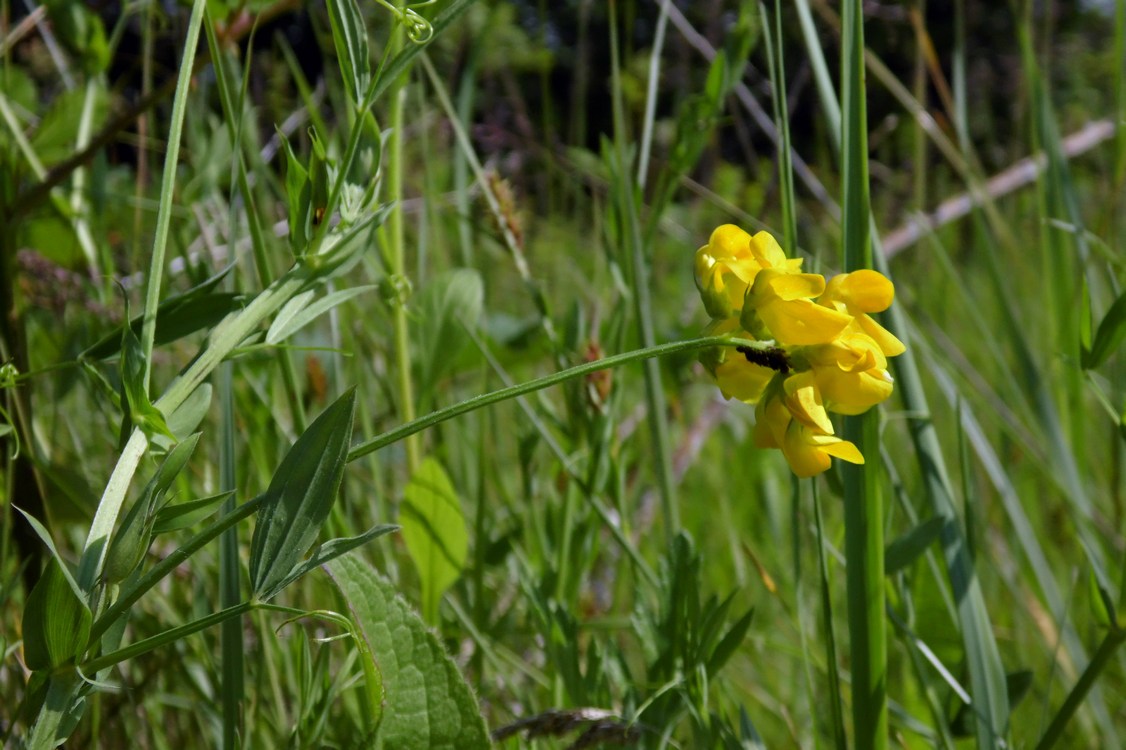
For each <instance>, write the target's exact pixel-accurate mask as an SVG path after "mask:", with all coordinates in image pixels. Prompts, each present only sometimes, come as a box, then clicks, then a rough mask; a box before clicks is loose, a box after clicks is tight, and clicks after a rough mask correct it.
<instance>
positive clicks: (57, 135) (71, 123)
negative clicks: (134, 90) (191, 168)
mask: <svg viewBox="0 0 1126 750" xmlns="http://www.w3.org/2000/svg"><path fill="white" fill-rule="evenodd" d="M73 4H74V5H78V3H73ZM85 100H86V87H85V86H76V87H75V88H73V89H71V90H69V91H63V92H62V93H60V94H59V95H58V96H57V97H56V98H55V100H54V101H53V102H52V103H51V105H50V107H49V108H48V109H47V111H46V112H45V113H43V119H42V120H40V121H39V127H38V128H37V129H36V131H35V135H34V136H33V137H32V139H31V145H32V147H33V148H34V150H35V153H36V155H37V156H38V157H39V160H40V161H41V162H42V163H43V165H44V166H46V167H50V166H52V165H54V164H56V163H58V162H60V161H62V160H63V159H66V158H67V157H69V156H71V155H72V154H73V153H74V144H75V142H76V140H77V139H78V127H79V124H80V123H81V122H82V110H83V108H84V107H85V106H86V101H85ZM108 111H109V94H108V93H106V90H105V88H104V87H102V86H99V87H97V88H96V89H95V90H94V112H93V115H94V116H93V122H92V125H93V127H94V128H95V129H97V128H99V127H101V125H102V123H103V122H104V121H105V119H106V113H107V112H108ZM47 254H48V256H49V257H50V256H51V255H52V252H51V251H50V249H48V251H47Z"/></svg>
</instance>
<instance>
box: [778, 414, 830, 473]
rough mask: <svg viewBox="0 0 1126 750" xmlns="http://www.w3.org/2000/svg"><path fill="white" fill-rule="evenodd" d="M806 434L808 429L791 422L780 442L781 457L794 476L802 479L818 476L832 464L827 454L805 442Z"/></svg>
mask: <svg viewBox="0 0 1126 750" xmlns="http://www.w3.org/2000/svg"><path fill="white" fill-rule="evenodd" d="M808 433H809V430H808V428H806V427H804V426H803V425H801V424H800V423H798V422H792V423H791V424H790V426H789V428H788V429H787V430H786V435H785V438H784V440H783V442H782V455H783V456H785V457H786V462H787V463H788V464H790V469H791V470H792V471H793V472H794V474H796V475H797V476H799V477H802V478H803V479H804V478H805V477H812V476H816V475H818V474H820V473H821V472H823V471H825V470H827V469H828V468H829V466H830V464H831V463H832V462H831V461H830V460H829V456H828V454H827V453H825V452H824V451H822V450H819V449H818V448H817V446H815V445H813V444H812V443H810V442H809V441H808V440H807V436H808Z"/></svg>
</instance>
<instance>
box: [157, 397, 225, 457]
mask: <svg viewBox="0 0 1126 750" xmlns="http://www.w3.org/2000/svg"><path fill="white" fill-rule="evenodd" d="M211 390H212V389H211V383H201V384H200V385H199V387H198V388H196V389H195V390H194V391H192V392H191V393H190V394H189V395H188V397H187V398H185V399H184V401H183V403H181V404H180V405H179V406H177V407H176V410H175V411H173V412H172V413H171V414H169V415H168V417H167V425H168V429H169V430H170V431H171V432H172V433H173V434H174V435H176V436H177V439H179V436H180V435H184V436H187V435H191V434H192V432H194V431H195V428H197V427H199V423H200V422H202V421H203V418H204V417H206V416H207V410H208V409H210V408H211ZM154 442H155V443H157V444H158V445H161V446H162V447H164V448H168V447H170V446H166V445H163V444H162V441H161V439H160V438H159V437H158V438H157V439H156V440H155V441H154Z"/></svg>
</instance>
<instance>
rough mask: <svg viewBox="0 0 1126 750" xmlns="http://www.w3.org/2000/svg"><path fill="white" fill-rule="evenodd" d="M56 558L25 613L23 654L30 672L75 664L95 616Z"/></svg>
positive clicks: (46, 571) (44, 572) (44, 574)
mask: <svg viewBox="0 0 1126 750" xmlns="http://www.w3.org/2000/svg"><path fill="white" fill-rule="evenodd" d="M68 578H69V577H68V576H67V575H66V574H65V573H64V572H63V568H62V565H61V564H60V563H59V561H58V560H56V559H55V558H54V557H52V558H50V560H48V562H47V567H46V569H45V570H44V571H43V577H42V578H40V579H39V583H37V584H35V588H34V589H32V590H31V595H30V596H28V598H27V605H26V606H25V607H24V611H23V653H24V661H25V663H26V664H27V666H28V668H29V669H32V670H39V669H57V668H58V667H61V666H63V665H64V664H68V663H70V662H72V661H74V659H75V658H77V657H78V656H79V654H81V653H82V650H83V648H84V647H85V646H86V639H87V637H89V635H90V623H91V621H92V619H93V618H92V616H91V614H90V610H89V608H87V606H86V603H85V602H84V601H83V600H82V597H81V596H80V595H79V593H78V591H77V590H76V587H75V586H74V585H73V584H72V582H71V581H70V580H68Z"/></svg>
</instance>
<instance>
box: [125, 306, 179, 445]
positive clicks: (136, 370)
mask: <svg viewBox="0 0 1126 750" xmlns="http://www.w3.org/2000/svg"><path fill="white" fill-rule="evenodd" d="M121 339H122V340H121V368H120V369H121V384H122V386H123V388H124V390H125V400H126V403H127V404H128V406H129V414H128V416H129V418H130V419H131V420H132V422H133V423H134V424H136V425H137V426H138V427H140V428H141V430H143V431H144V433H145V435H147V436H149V437H150V438H151V437H152V436H153V435H163V436H164V437H166V438H169V439H171V440H175V439H176V436H175V435H174V434H172V431H171V430H169V429H168V424H167V423H166V422H165V421H164V414H163V413H162V412H161V411H160V409H157V408H156V407H155V406H153V404H152V401H150V400H149V394H148V389H147V388H146V387H145V369H146V362H145V354H144V350H143V349H142V348H141V341H140V339H138V338H137V335H136V334H135V333H133V329H132V328H124V329H123V330H122V335H121Z"/></svg>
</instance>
